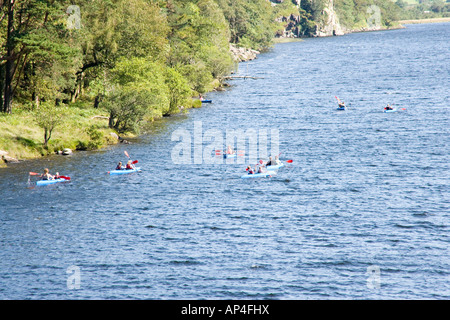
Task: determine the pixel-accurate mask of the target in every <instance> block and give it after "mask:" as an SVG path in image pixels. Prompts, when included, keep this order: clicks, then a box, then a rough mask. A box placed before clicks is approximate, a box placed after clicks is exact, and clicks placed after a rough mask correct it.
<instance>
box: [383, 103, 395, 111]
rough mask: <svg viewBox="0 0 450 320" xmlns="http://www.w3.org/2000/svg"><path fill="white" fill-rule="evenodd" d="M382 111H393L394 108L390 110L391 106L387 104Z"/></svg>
mask: <svg viewBox="0 0 450 320" xmlns="http://www.w3.org/2000/svg"><path fill="white" fill-rule="evenodd" d="M384 110H394V108H392V107H391V105H390V104H389V103H388V105H387V106H386V108H384Z"/></svg>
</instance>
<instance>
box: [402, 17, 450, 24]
mask: <svg viewBox="0 0 450 320" xmlns="http://www.w3.org/2000/svg"><path fill="white" fill-rule="evenodd" d="M398 22H399V23H401V24H419V23H438V22H450V17H447V18H432V19H416V20H400V21H398Z"/></svg>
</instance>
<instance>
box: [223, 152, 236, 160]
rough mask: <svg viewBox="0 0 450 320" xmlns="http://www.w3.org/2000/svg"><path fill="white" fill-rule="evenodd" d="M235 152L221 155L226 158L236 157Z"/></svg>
mask: <svg viewBox="0 0 450 320" xmlns="http://www.w3.org/2000/svg"><path fill="white" fill-rule="evenodd" d="M236 156H237V155H236V153H233V154H227V153H225V154H224V155H223V157H224V158H225V159H227V158H236Z"/></svg>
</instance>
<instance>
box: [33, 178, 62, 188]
mask: <svg viewBox="0 0 450 320" xmlns="http://www.w3.org/2000/svg"><path fill="white" fill-rule="evenodd" d="M64 181H67V180H66V179H63V178H60V179H53V180H39V181H36V186H46V185H49V184H54V183H58V182H64Z"/></svg>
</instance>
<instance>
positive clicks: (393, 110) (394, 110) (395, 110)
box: [383, 108, 398, 113]
mask: <svg viewBox="0 0 450 320" xmlns="http://www.w3.org/2000/svg"><path fill="white" fill-rule="evenodd" d="M397 111H398V109H397V108H395V109H392V110H386V109H385V110H383V112H386V113H387V112H397Z"/></svg>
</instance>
